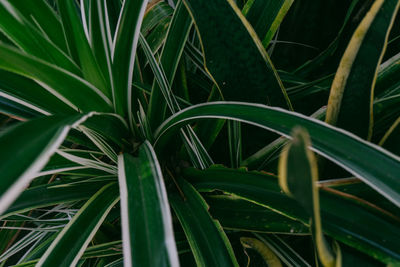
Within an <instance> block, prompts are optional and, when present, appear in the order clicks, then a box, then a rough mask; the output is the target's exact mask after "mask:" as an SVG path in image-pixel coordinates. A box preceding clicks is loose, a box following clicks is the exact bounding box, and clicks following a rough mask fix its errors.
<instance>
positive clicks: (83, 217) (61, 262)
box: [36, 183, 119, 267]
mask: <svg viewBox="0 0 400 267" xmlns="http://www.w3.org/2000/svg"><path fill="white" fill-rule="evenodd" d="M118 200H119V194H118V186H117V185H116V184H115V183H111V184H108V185H106V186H104V187H103V188H101V189H100V190H99V191H98V192H97V193H96V194H94V195H93V196H92V197H91V198H90V199H89V200H88V201H87V202H86V203H85V205H83V207H82V208H81V209H80V210H79V211H78V213H77V214H75V216H74V217H73V218H72V220H71V221H70V222H69V223H68V224H67V225H66V226H65V228H63V230H62V231H61V232H60V233H59V234H58V235H57V237H56V239H55V240H54V241H53V242H52V243H51V245H50V247H49V248H48V249H47V250H46V252H45V253H44V255H43V256H42V257H41V258H40V260H39V262H38V263H37V265H36V266H49V267H53V266H76V264H77V263H78V260H79V259H80V257H81V256H82V254H83V253H84V251H85V249H86V247H87V246H88V245H89V242H90V241H91V240H92V238H93V236H94V235H95V233H96V231H97V229H99V227H100V226H101V224H102V223H103V221H104V219H105V218H106V216H107V215H108V213H109V212H110V210H111V209H112V208H113V207H114V206H115V204H116V203H117V202H118Z"/></svg>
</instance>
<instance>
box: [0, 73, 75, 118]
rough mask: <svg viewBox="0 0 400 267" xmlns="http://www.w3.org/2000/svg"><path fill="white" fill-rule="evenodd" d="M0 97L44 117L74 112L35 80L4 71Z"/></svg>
mask: <svg viewBox="0 0 400 267" xmlns="http://www.w3.org/2000/svg"><path fill="white" fill-rule="evenodd" d="M0 95H1V96H2V97H5V98H7V99H9V100H10V101H11V102H14V103H18V104H21V105H23V106H25V107H27V108H29V109H33V110H35V111H36V112H40V113H41V114H44V115H49V114H57V113H60V114H62V113H63V114H65V113H73V112H74V110H73V109H72V108H71V107H70V106H68V105H67V104H65V103H64V102H63V101H61V100H60V99H58V98H57V97H56V96H54V95H52V94H51V93H50V92H49V91H47V90H46V89H44V88H43V87H41V86H40V85H38V84H37V83H36V82H34V81H33V80H31V79H28V78H25V77H23V76H21V75H17V74H14V73H12V72H8V71H4V70H0ZM32 105H33V107H32Z"/></svg>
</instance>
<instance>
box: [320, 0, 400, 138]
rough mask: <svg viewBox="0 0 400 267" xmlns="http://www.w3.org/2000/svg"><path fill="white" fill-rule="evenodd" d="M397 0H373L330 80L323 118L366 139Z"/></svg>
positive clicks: (369, 132)
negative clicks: (377, 80)
mask: <svg viewBox="0 0 400 267" xmlns="http://www.w3.org/2000/svg"><path fill="white" fill-rule="evenodd" d="M399 6H400V2H399V1H398V0H377V1H375V2H374V4H373V5H372V7H371V9H370V10H369V12H368V13H367V15H366V16H365V17H364V19H363V20H362V21H361V23H360V25H359V26H358V28H357V29H356V31H355V32H354V34H353V37H352V38H351V40H350V43H349V45H348V46H347V49H346V51H345V53H344V55H343V57H342V60H341V62H340V65H339V68H338V70H337V72H336V75H335V79H334V80H333V83H332V87H331V91H330V95H329V101H328V107H327V112H326V119H325V121H326V122H328V123H330V124H333V125H337V126H338V127H340V128H343V129H346V130H348V131H350V132H353V133H355V134H356V135H358V136H360V137H362V138H364V139H370V138H371V136H372V125H373V110H372V104H373V100H374V87H375V82H376V77H377V74H378V70H379V66H380V63H381V61H382V57H383V54H384V53H385V49H386V45H387V40H388V37H389V33H390V29H391V28H392V25H393V22H394V19H395V17H396V14H397V10H398V8H399Z"/></svg>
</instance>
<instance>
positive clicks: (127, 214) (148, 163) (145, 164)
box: [118, 141, 179, 266]
mask: <svg viewBox="0 0 400 267" xmlns="http://www.w3.org/2000/svg"><path fill="white" fill-rule="evenodd" d="M118 179H119V187H120V194H121V216H122V240H123V250H124V266H179V261H178V253H177V250H176V245H175V240H174V235H173V230H172V218H171V212H170V209H169V205H168V199H167V192H166V189H165V185H164V181H163V176H162V173H161V167H160V165H159V163H158V161H157V157H156V155H155V152H154V150H153V148H152V147H151V145H150V143H149V142H147V141H146V142H145V143H143V144H142V146H141V148H140V150H139V156H138V158H135V157H132V156H130V155H129V154H122V155H120V156H119V157H118Z"/></svg>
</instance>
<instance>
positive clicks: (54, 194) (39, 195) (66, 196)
mask: <svg viewBox="0 0 400 267" xmlns="http://www.w3.org/2000/svg"><path fill="white" fill-rule="evenodd" d="M82 185H84V186H82ZM104 185H105V184H104V182H100V183H99V182H87V183H81V184H80V183H77V184H64V183H61V182H56V183H51V184H46V185H40V186H36V187H33V188H29V189H27V190H25V191H23V192H22V193H21V195H19V197H18V198H17V200H15V202H14V203H13V204H12V205H11V206H10V207H9V208H8V209H7V210H6V211H5V212H4V214H3V215H2V216H1V217H0V218H2V219H3V218H6V217H8V216H10V215H13V214H16V213H22V212H26V211H29V210H32V209H37V208H41V207H47V206H51V205H56V204H59V203H68V202H72V201H78V200H83V199H89V198H90V197H91V196H93V194H94V193H96V192H97V191H98V190H99V189H100V188H101V187H103V186H104Z"/></svg>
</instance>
